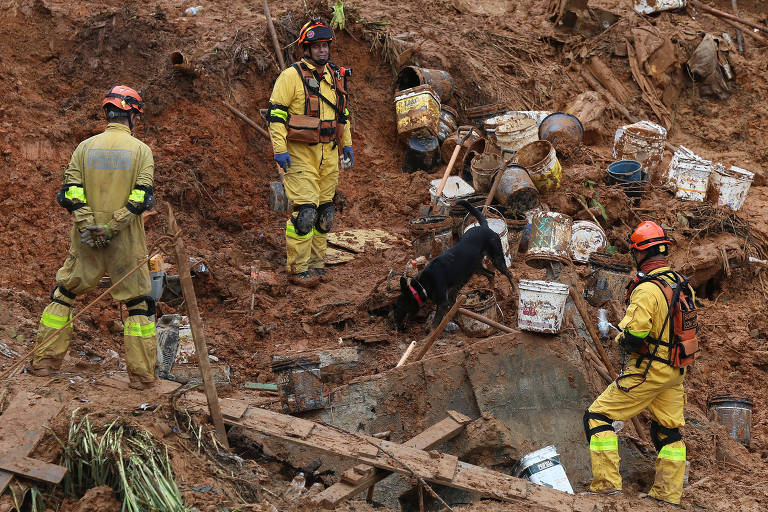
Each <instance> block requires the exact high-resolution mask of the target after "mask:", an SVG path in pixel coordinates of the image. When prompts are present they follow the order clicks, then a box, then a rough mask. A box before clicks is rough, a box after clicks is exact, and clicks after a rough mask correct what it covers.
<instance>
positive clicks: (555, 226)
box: [525, 212, 573, 268]
mask: <svg viewBox="0 0 768 512" xmlns="http://www.w3.org/2000/svg"><path fill="white" fill-rule="evenodd" d="M572 226H573V220H572V219H571V218H570V217H568V216H567V215H563V214H562V213H557V212H539V213H537V214H536V215H534V216H533V219H532V220H531V239H530V242H529V243H528V252H527V253H526V255H525V262H526V263H527V264H528V265H530V266H531V267H533V268H545V267H546V266H547V264H548V263H549V262H551V261H559V262H561V263H568V262H569V261H570V258H569V252H568V247H569V246H570V244H571V229H572Z"/></svg>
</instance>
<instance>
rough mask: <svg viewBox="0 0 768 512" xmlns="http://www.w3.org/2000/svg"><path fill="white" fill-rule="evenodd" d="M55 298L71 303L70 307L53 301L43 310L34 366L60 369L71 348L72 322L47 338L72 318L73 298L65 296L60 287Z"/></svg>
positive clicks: (36, 341) (34, 355)
mask: <svg viewBox="0 0 768 512" xmlns="http://www.w3.org/2000/svg"><path fill="white" fill-rule="evenodd" d="M53 298H54V299H56V300H57V301H61V302H66V303H67V304H70V307H67V306H65V305H64V304H61V303H59V302H51V303H50V304H48V306H46V308H45V309H44V310H43V314H42V316H41V317H40V326H39V327H38V329H37V339H36V340H35V351H34V354H33V356H32V367H33V368H53V369H58V368H59V367H60V366H61V361H62V360H63V359H64V354H66V352H67V349H68V348H69V343H70V342H71V341H72V324H70V325H69V326H67V327H66V328H65V329H62V330H61V331H60V332H59V333H57V334H56V335H54V336H53V337H52V338H50V339H47V338H48V337H49V336H51V334H52V333H54V332H55V331H56V330H58V329H60V328H61V327H63V326H64V325H66V324H67V322H69V321H70V320H71V319H72V310H71V304H72V299H69V298H67V297H65V296H64V295H63V294H62V293H61V292H60V291H59V290H58V288H57V289H56V291H54V292H53ZM46 339H47V340H46Z"/></svg>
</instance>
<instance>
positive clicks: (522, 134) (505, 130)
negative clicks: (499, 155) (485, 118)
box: [496, 118, 539, 151]
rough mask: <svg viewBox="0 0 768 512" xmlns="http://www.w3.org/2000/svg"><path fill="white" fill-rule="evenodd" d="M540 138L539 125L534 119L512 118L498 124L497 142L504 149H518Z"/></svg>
mask: <svg viewBox="0 0 768 512" xmlns="http://www.w3.org/2000/svg"><path fill="white" fill-rule="evenodd" d="M537 140H539V127H538V125H537V124H536V121H535V120H534V119H529V118H523V119H511V120H509V121H506V122H504V124H500V125H498V126H496V144H497V145H498V146H499V147H500V148H502V149H510V150H512V151H517V150H519V149H520V148H522V147H523V146H525V145H527V144H530V143H531V142H536V141H537Z"/></svg>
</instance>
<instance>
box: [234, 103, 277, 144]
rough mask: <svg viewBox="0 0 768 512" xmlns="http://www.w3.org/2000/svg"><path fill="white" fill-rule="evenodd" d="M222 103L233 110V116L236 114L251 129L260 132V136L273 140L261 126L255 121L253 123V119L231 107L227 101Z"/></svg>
mask: <svg viewBox="0 0 768 512" xmlns="http://www.w3.org/2000/svg"><path fill="white" fill-rule="evenodd" d="M222 103H223V104H224V106H225V107H227V108H228V109H229V110H231V111H232V113H233V114H235V115H236V116H237V117H239V118H240V119H242V120H243V121H245V123H246V124H247V125H248V126H250V127H251V128H253V129H254V130H256V131H257V132H259V133H260V134H262V135H263V136H264V137H266V138H268V139H269V140H272V138H271V137H270V136H269V132H268V131H267V130H265V129H264V128H262V127H261V126H259V125H257V124H256V123H254V122H253V121H251V119H250V118H249V117H248V116H246V115H245V114H243V113H242V112H240V111H239V110H237V109H236V108H235V107H233V106H232V105H230V104H229V103H227V102H226V101H222Z"/></svg>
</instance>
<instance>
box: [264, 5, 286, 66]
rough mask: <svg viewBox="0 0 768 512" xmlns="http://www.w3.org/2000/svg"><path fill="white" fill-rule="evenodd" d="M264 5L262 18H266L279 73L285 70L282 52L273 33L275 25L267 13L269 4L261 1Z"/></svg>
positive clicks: (275, 34)
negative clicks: (278, 65)
mask: <svg viewBox="0 0 768 512" xmlns="http://www.w3.org/2000/svg"><path fill="white" fill-rule="evenodd" d="M261 2H262V4H264V16H266V17H267V28H268V29H269V33H270V35H271V36H272V45H273V46H274V47H275V53H276V54H277V63H278V64H280V71H282V70H284V69H285V61H284V60H283V51H282V50H281V49H280V42H279V41H278V40H277V33H276V32H275V25H274V24H273V23H272V15H271V14H270V12H269V4H268V3H267V0H261Z"/></svg>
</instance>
